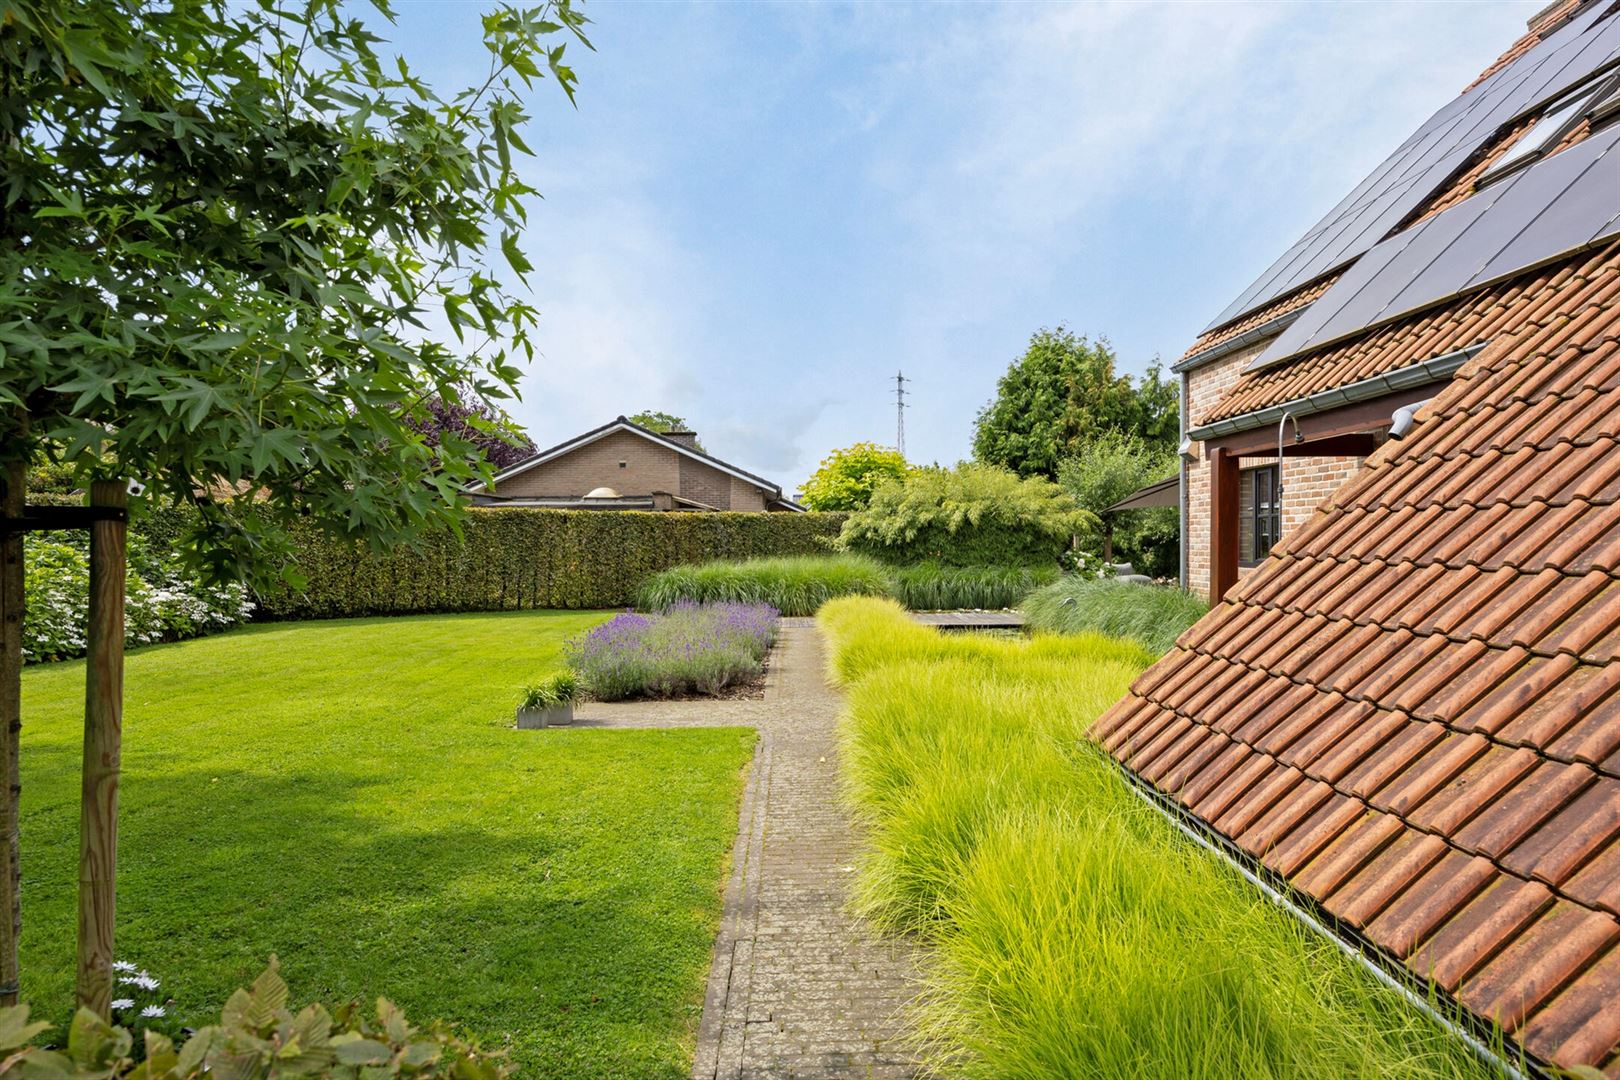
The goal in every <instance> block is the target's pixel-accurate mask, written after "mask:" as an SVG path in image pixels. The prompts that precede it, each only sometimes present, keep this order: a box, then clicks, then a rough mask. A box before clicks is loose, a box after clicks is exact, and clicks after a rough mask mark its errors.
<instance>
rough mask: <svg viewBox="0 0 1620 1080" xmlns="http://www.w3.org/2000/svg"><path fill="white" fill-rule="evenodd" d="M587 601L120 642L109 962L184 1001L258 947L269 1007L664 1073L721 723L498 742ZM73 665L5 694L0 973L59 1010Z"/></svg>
mask: <svg viewBox="0 0 1620 1080" xmlns="http://www.w3.org/2000/svg"><path fill="white" fill-rule="evenodd" d="M602 618H603V616H601V615H597V614H591V613H584V614H581V613H562V612H512V613H504V614H492V615H464V616H447V617H430V618H394V619H365V620H353V621H341V622H326V623H302V624H278V625H269V626H259V627H253V628H250V629H247V630H242V631H237V632H234V633H231V634H227V635H223V636H220V637H214V638H206V639H202V640H199V641H190V642H185V643H182V644H177V645H168V646H159V647H154V648H149V649H144V650H141V651H139V652H136V653H132V654H131V655H130V657H129V659H128V664H127V673H126V698H125V700H126V707H125V717H124V774H123V775H124V779H123V787H122V805H121V812H120V820H119V829H120V835H119V849H120V860H121V862H120V867H119V883H118V904H119V908H118V952H119V955H120V957H121V958H123V959H128V960H132V961H134V962H136V963H138V964H140V965H142V966H144V967H146V968H148V969H149V970H150V971H151V972H152V974H154V975H155V976H157V977H158V978H160V979H162V980H164V988H165V990H167V991H169V992H170V993H172V994H173V995H174V996H175V997H176V998H177V999H178V1001H179V1005H180V1009H181V1012H182V1013H183V1014H184V1015H185V1016H186V1018H187V1021H188V1022H190V1023H199V1022H203V1021H205V1020H206V1019H207V1018H208V1017H210V1016H211V1015H213V1016H217V1010H218V1008H219V1006H220V1005H221V1004H222V1003H223V1001H224V998H225V997H226V996H227V995H228V993H229V992H230V990H231V989H232V988H234V987H236V986H237V985H240V984H242V983H245V982H246V981H247V980H249V979H250V978H251V977H252V976H253V975H255V974H256V973H257V972H258V971H259V970H260V969H261V968H262V967H263V965H264V962H265V959H266V957H267V956H269V954H271V953H277V954H279V956H280V958H281V962H282V968H283V974H284V975H285V976H286V978H287V980H288V982H289V983H291V984H292V990H293V995H294V1000H295V1001H298V1002H302V1001H306V1000H310V999H312V998H316V997H319V998H321V999H326V1000H334V999H336V1000H345V999H348V998H351V997H357V998H360V999H362V1000H369V999H371V998H373V997H375V996H376V995H378V994H386V995H387V996H389V997H390V998H392V999H393V1000H394V1001H396V1002H397V1003H398V1004H400V1005H401V1006H402V1007H403V1008H404V1009H405V1011H406V1015H407V1016H410V1017H412V1018H413V1019H417V1020H424V1021H425V1020H427V1019H430V1018H432V1017H435V1016H438V1017H443V1018H444V1019H447V1020H451V1021H454V1022H455V1023H457V1024H460V1025H463V1026H464V1027H465V1028H466V1029H467V1030H469V1031H471V1032H473V1033H474V1034H476V1035H478V1036H479V1037H480V1038H481V1039H482V1040H483V1041H484V1042H485V1043H486V1045H491V1044H493V1045H498V1044H501V1043H503V1042H505V1041H507V1040H508V1039H509V1040H510V1045H511V1049H512V1055H513V1058H514V1060H515V1061H516V1062H517V1063H518V1064H519V1065H521V1066H522V1072H523V1075H525V1076H544V1077H569V1078H573V1077H635V1078H638V1080H639V1078H643V1077H672V1078H673V1077H684V1076H685V1075H687V1074H688V1072H689V1070H690V1068H691V1052H692V1050H691V1042H692V1032H693V1030H694V1029H695V1027H696V1023H697V1018H698V1014H699V1011H700V1009H701V1003H702V994H703V984H704V979H705V976H706V974H707V971H708V963H709V952H710V948H711V946H712V943H713V937H714V931H715V927H716V924H717V920H718V915H719V907H720V883H721V878H722V875H723V872H724V868H725V862H726V857H727V852H728V850H729V846H730V842H731V839H732V837H733V835H734V834H735V831H736V827H737V818H736V808H737V800H738V797H739V795H740V791H741V784H742V770H743V768H744V766H745V765H746V763H747V761H748V759H749V756H750V754H751V753H752V747H753V742H754V734H753V733H752V732H751V731H747V730H737V729H731V730H683V731H590V730H561V731H559V730H548V731H524V732H519V731H516V730H513V729H512V728H511V726H510V725H511V722H512V715H511V713H512V707H513V704H514V699H515V696H516V693H517V688H518V687H519V685H520V684H522V683H524V682H526V681H532V680H533V679H534V677H535V676H537V675H539V674H543V673H545V672H546V671H548V670H552V669H555V668H557V667H560V666H561V662H560V660H559V646H560V643H561V641H562V639H564V638H565V637H568V636H570V635H572V634H575V633H578V632H580V631H581V630H584V629H585V628H587V627H589V626H591V625H594V624H595V623H596V622H598V621H600V620H601V619H602ZM83 677H84V671H83V665H82V664H80V663H64V664H57V665H50V666H46V667H41V668H31V669H29V670H28V671H27V672H26V673H25V675H24V683H23V706H24V716H25V719H24V729H23V782H24V786H23V804H22V812H23V824H22V845H23V847H22V851H23V878H24V886H23V888H24V892H23V903H24V915H23V918H24V932H23V949H22V951H23V956H22V963H23V991H24V995H25V997H26V998H27V999H28V1000H30V1001H32V1002H33V1003H34V1005H35V1009H36V1015H39V1016H41V1017H42V1018H50V1019H57V1018H65V1017H66V1015H67V1013H68V1010H69V1008H70V1001H71V987H72V973H73V928H74V902H75V882H76V880H77V851H78V847H77V845H78V812H79V811H78V802H79V779H78V777H79V753H80V749H79V747H80V726H81V724H82V710H83V695H84V690H83Z"/></svg>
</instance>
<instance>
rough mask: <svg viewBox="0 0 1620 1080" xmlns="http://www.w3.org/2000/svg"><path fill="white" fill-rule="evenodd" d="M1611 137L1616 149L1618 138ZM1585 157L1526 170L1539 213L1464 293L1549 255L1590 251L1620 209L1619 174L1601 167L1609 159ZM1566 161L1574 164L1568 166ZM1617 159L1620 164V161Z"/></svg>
mask: <svg viewBox="0 0 1620 1080" xmlns="http://www.w3.org/2000/svg"><path fill="white" fill-rule="evenodd" d="M1607 134H1608V135H1609V143H1610V145H1613V143H1614V134H1615V133H1613V132H1610V133H1607ZM1588 141H1590V140H1588ZM1571 149H1572V150H1573V149H1574V148H1573V147H1571ZM1586 156H1587V155H1580V156H1579V157H1577V156H1575V155H1573V154H1571V153H1570V152H1569V151H1567V150H1566V151H1565V152H1564V153H1562V154H1557V155H1554V156H1553V157H1550V158H1548V159H1547V160H1546V161H1544V162H1542V163H1541V164H1540V165H1538V166H1537V167H1535V168H1533V169H1529V170H1527V172H1528V175H1527V176H1526V180H1535V181H1537V182H1539V183H1540V184H1541V185H1542V190H1529V189H1527V188H1525V187H1524V186H1523V185H1521V186H1520V190H1526V192H1527V195H1526V197H1527V198H1532V199H1536V200H1537V201H1539V202H1540V203H1541V208H1540V210H1539V211H1538V212H1537V213H1536V216H1535V217H1534V218H1533V219H1532V220H1531V221H1529V222H1528V223H1527V224H1526V226H1525V228H1524V231H1523V232H1521V233H1519V234H1518V235H1517V236H1515V237H1512V238H1511V239H1509V240H1508V242H1507V244H1506V246H1504V247H1503V248H1502V250H1501V251H1498V252H1497V253H1496V254H1495V255H1494V256H1492V258H1491V259H1490V261H1489V262H1487V263H1486V264H1485V265H1484V266H1482V267H1480V268H1479V270H1478V271H1477V272H1476V273H1475V274H1474V276H1473V277H1472V278H1470V279H1469V281H1468V282H1467V284H1465V285H1464V286H1463V288H1467V287H1468V286H1469V285H1472V284H1473V283H1474V282H1476V281H1481V282H1483V281H1490V280H1492V279H1494V278H1499V277H1502V276H1504V275H1506V274H1511V273H1513V272H1514V271H1516V270H1518V269H1520V268H1521V267H1525V266H1529V265H1532V264H1534V263H1536V262H1538V261H1540V260H1541V259H1545V258H1547V257H1548V256H1549V255H1554V254H1557V253H1559V252H1563V251H1573V250H1575V249H1577V248H1581V247H1585V246H1586V244H1587V243H1588V242H1590V241H1591V239H1592V237H1593V236H1595V235H1596V234H1597V232H1598V230H1599V229H1600V228H1601V227H1602V226H1603V225H1604V224H1605V223H1606V222H1607V220H1608V218H1609V217H1610V216H1611V215H1612V214H1613V212H1614V210H1615V208H1616V206H1620V174H1617V173H1616V171H1615V170H1614V169H1612V168H1609V169H1605V168H1603V167H1602V164H1603V162H1604V161H1605V160H1608V156H1607V155H1605V156H1603V157H1598V158H1593V159H1592V160H1590V161H1585V160H1584V159H1585V157H1586ZM1565 158H1568V159H1570V160H1569V162H1568V164H1567V165H1565V161H1564V159H1565ZM1615 160H1616V161H1617V162H1620V158H1616V159H1615ZM1556 166H1564V167H1563V168H1555V167H1556ZM1515 194H1517V191H1515Z"/></svg>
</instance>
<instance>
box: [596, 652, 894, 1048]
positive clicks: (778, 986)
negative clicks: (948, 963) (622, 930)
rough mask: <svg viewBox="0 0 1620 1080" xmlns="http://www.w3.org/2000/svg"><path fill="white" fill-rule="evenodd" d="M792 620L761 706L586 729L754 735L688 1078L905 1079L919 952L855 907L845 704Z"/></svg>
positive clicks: (651, 713) (602, 715) (610, 718)
mask: <svg viewBox="0 0 1620 1080" xmlns="http://www.w3.org/2000/svg"><path fill="white" fill-rule="evenodd" d="M796 622H797V621H792V622H790V621H789V620H783V627H782V632H781V635H780V639H779V642H778V644H777V648H776V650H775V652H773V654H772V657H771V663H770V667H769V668H768V674H767V678H766V688H765V696H764V697H763V698H761V699H757V700H733V701H672V702H634V703H630V702H622V703H621V702H615V703H610V704H588V705H585V706H582V707H581V709H580V717H579V720H578V721H577V722H578V723H579V724H580V725H581V726H598V727H678V726H688V725H747V726H751V727H754V728H756V729H757V730H758V731H759V736H760V738H759V745H758V747H757V748H756V750H755V754H754V761H753V766H752V768H751V770H750V773H749V779H748V784H747V787H746V788H745V790H744V794H743V801H742V808H741V813H740V815H739V822H738V830H737V840H736V844H735V847H734V849H733V852H732V871H731V878H730V880H729V882H728V884H727V887H726V895H725V906H724V909H723V913H722V916H721V925H720V932H719V934H718V936H717V938H716V940H715V949H714V963H713V967H712V969H711V971H710V974H709V984H708V989H707V993H706V995H705V998H704V1005H703V1019H702V1021H701V1023H700V1025H699V1028H698V1039H697V1054H696V1058H695V1061H694V1065H693V1070H692V1075H693V1077H694V1078H695V1080H767V1078H768V1080H845V1078H852V1077H859V1078H870V1080H902V1078H906V1080H909V1078H912V1077H915V1076H917V1075H919V1069H918V1066H917V1064H916V1062H915V1061H914V1060H913V1058H912V1056H911V1054H910V1053H909V1052H908V1048H907V1047H906V1045H905V1044H904V1042H903V1041H902V1039H901V1031H902V1023H901V1012H902V1010H904V1008H905V1007H906V1006H907V1005H908V1004H909V1003H910V1001H911V1000H912V998H913V996H914V995H915V992H916V975H917V971H918V963H917V960H918V958H917V954H916V949H915V947H914V946H913V945H912V944H911V943H909V942H907V941H904V940H896V939H894V938H882V937H879V936H877V935H876V934H874V933H872V932H871V931H869V929H868V928H867V927H865V926H864V925H863V924H862V923H861V921H860V920H859V919H857V918H856V917H855V916H854V915H852V914H851V913H850V912H849V910H848V898H849V886H850V881H851V879H852V877H853V874H854V860H855V854H856V851H857V850H858V847H859V840H858V837H857V835H856V833H855V830H854V828H853V826H852V825H851V823H850V820H849V817H848V815H847V814H846V813H845V811H844V807H843V804H842V802H841V801H840V799H839V791H838V785H839V776H838V745H837V724H838V712H839V707H840V699H839V696H838V694H837V692H836V691H835V690H833V689H831V688H830V687H829V686H828V685H827V683H826V679H825V675H824V662H825V658H824V652H823V649H822V643H821V636H820V633H819V632H818V631H817V630H815V629H814V627H813V625H798V624H796ZM806 622H808V620H806Z"/></svg>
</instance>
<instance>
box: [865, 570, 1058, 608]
mask: <svg viewBox="0 0 1620 1080" xmlns="http://www.w3.org/2000/svg"><path fill="white" fill-rule="evenodd" d="M1058 573H1059V571H1058V568H1057V566H1056V565H1055V564H1054V565H1052V566H941V565H940V564H938V563H932V562H925V563H916V564H915V565H912V566H901V567H896V568H895V571H894V584H895V597H896V598H897V599H898V600H899V601H900V602H901V603H902V604H904V605H905V606H906V607H908V608H910V609H911V610H912V611H960V610H962V609H964V608H978V609H991V610H994V609H1000V608H1010V607H1012V606H1013V605H1014V604H1016V603H1018V602H1019V601H1020V600H1022V599H1023V598H1024V597H1025V596H1027V595H1029V593H1030V592H1031V591H1032V590H1034V589H1038V588H1040V587H1041V586H1043V585H1050V584H1051V583H1052V582H1054V581H1056V580H1057V579H1058Z"/></svg>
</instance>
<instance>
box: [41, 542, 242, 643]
mask: <svg viewBox="0 0 1620 1080" xmlns="http://www.w3.org/2000/svg"><path fill="white" fill-rule="evenodd" d="M128 560H129V562H128V571H127V573H126V576H125V581H124V594H125V596H124V644H125V645H126V646H136V645H150V644H153V643H155V642H159V641H179V640H181V639H183V638H189V637H197V636H199V635H201V634H209V633H214V632H217V631H220V630H226V629H229V628H230V627H232V626H237V625H239V624H241V623H243V622H245V621H246V620H247V618H248V617H249V615H251V614H252V610H253V604H252V602H251V601H250V600H249V598H248V591H247V589H246V587H244V586H242V585H205V584H203V583H202V582H200V581H198V580H197V579H196V578H195V577H194V576H193V575H191V574H190V573H188V572H186V570H185V569H184V568H183V567H182V566H181V565H180V563H179V562H178V561H177V560H175V559H174V558H173V557H172V556H167V555H164V554H161V553H160V549H159V548H158V547H157V545H155V544H154V543H153V541H152V540H151V539H150V538H149V537H148V536H147V535H146V534H145V533H142V532H139V531H134V530H132V531H131V532H130V535H129V547H128ZM23 590H24V595H25V596H26V597H27V600H28V605H27V608H26V612H25V615H24V617H23V659H24V661H25V662H26V663H40V662H42V661H47V660H62V659H66V658H69V657H74V656H83V655H84V651H85V644H86V639H85V633H86V629H85V628H86V623H87V619H88V604H89V599H90V550H89V542H88V539H87V538H86V536H85V534H84V533H82V532H74V531H68V532H60V533H35V534H33V535H30V536H28V537H27V538H26V539H25V540H24V543H23Z"/></svg>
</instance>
